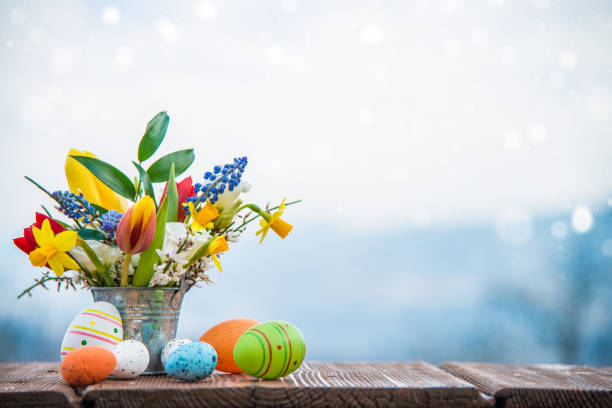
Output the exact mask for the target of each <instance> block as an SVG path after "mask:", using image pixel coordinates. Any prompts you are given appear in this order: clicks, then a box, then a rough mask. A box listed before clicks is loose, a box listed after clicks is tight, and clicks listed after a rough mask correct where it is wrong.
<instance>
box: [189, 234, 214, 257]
mask: <svg viewBox="0 0 612 408" xmlns="http://www.w3.org/2000/svg"><path fill="white" fill-rule="evenodd" d="M209 238H210V234H209V233H208V232H206V230H201V231H200V232H197V233H195V234H194V235H193V236H192V237H190V239H191V241H192V242H193V245H191V247H190V248H189V249H188V250H187V251H185V259H189V258H191V257H192V255H193V254H195V252H196V251H197V250H198V249H200V247H201V246H202V245H204V243H205V242H206V241H208V239H209Z"/></svg>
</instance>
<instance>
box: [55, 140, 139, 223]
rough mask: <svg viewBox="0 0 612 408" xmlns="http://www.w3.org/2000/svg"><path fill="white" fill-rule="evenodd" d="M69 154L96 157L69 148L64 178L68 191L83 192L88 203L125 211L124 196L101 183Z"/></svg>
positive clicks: (125, 202)
mask: <svg viewBox="0 0 612 408" xmlns="http://www.w3.org/2000/svg"><path fill="white" fill-rule="evenodd" d="M70 156H87V157H94V158H95V157H96V156H95V155H93V154H92V153H89V152H87V151H82V152H80V151H78V150H76V149H70V152H69V153H68V156H67V157H66V179H67V180H68V187H69V188H70V191H71V192H73V193H75V194H78V193H79V192H81V193H83V195H84V196H85V199H86V200H87V201H89V202H90V203H93V204H96V205H99V206H100V207H103V208H106V209H107V210H115V211H118V212H121V213H123V212H125V209H126V208H127V201H126V200H125V198H123V197H122V196H120V195H119V194H117V193H115V192H114V191H113V190H111V189H110V187H108V186H107V185H106V184H104V183H102V182H101V181H100V180H99V179H98V178H97V177H96V176H94V175H93V174H92V173H91V172H90V171H89V170H87V168H86V167H85V166H83V165H82V164H81V163H79V162H78V161H76V160H75V159H73V158H72V157H70Z"/></svg>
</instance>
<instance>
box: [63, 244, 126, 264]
mask: <svg viewBox="0 0 612 408" xmlns="http://www.w3.org/2000/svg"><path fill="white" fill-rule="evenodd" d="M86 242H87V244H88V245H89V246H90V247H91V249H92V250H93V251H94V252H95V253H96V255H98V258H100V261H101V262H102V263H103V264H104V265H107V266H108V265H113V264H114V263H115V262H117V261H118V260H119V259H121V257H122V256H123V252H121V250H120V249H119V248H117V247H112V246H110V245H106V244H104V243H102V242H99V241H93V240H87V241H86ZM70 255H72V256H74V258H75V259H76V260H77V262H79V263H80V264H81V265H83V266H84V267H85V268H87V269H88V270H90V271H93V270H95V269H96V267H95V265H94V264H93V262H91V260H90V259H89V257H88V256H87V254H86V253H85V251H83V248H81V247H79V246H76V247H74V248H73V249H71V250H70Z"/></svg>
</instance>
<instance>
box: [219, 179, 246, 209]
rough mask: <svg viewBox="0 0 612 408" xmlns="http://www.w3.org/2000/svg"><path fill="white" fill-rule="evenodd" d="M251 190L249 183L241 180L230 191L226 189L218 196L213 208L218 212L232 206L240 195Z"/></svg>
mask: <svg viewBox="0 0 612 408" xmlns="http://www.w3.org/2000/svg"><path fill="white" fill-rule="evenodd" d="M249 190H251V183H249V182H248V181H244V180H242V181H241V182H240V183H239V184H238V185H237V186H236V187H234V189H233V190H232V191H230V190H229V188H226V189H225V191H224V192H223V194H219V199H218V200H217V201H216V202H215V207H217V208H219V209H220V210H222V209H224V208H225V207H229V206H230V205H232V204H234V202H235V201H236V200H237V199H238V197H239V196H240V194H241V193H248V192H249Z"/></svg>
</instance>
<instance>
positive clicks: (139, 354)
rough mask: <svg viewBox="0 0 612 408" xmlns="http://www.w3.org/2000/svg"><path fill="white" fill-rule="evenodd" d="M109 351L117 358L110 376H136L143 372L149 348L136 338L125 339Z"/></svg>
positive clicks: (127, 377) (119, 377) (147, 361)
mask: <svg viewBox="0 0 612 408" xmlns="http://www.w3.org/2000/svg"><path fill="white" fill-rule="evenodd" d="M111 351H112V352H113V353H114V354H115V357H116V358H117V365H116V366H115V369H114V370H113V372H112V373H111V375H110V376H111V378H118V379H129V378H136V377H138V376H139V375H140V374H142V373H144V371H145V370H146V369H147V366H148V365H149V350H147V346H145V345H144V344H142V343H141V342H139V341H138V340H126V341H122V342H120V343H117V344H115V345H114V346H113V348H112V349H111Z"/></svg>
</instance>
